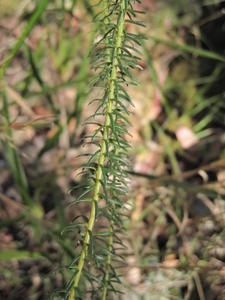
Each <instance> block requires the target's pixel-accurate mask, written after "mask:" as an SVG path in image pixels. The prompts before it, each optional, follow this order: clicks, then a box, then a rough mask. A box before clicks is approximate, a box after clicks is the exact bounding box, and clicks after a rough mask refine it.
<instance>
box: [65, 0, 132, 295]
mask: <svg viewBox="0 0 225 300" xmlns="http://www.w3.org/2000/svg"><path fill="white" fill-rule="evenodd" d="M125 2H126V0H120V13H119V16H118V20H117V30H116V39H115V40H116V45H115V48H114V51H113V57H112V66H111V68H112V69H111V74H110V77H109V78H108V85H109V96H108V99H107V105H106V113H105V122H104V130H103V137H102V140H101V147H100V153H99V157H98V166H97V171H96V179H95V187H94V194H93V198H92V201H91V213H90V217H89V221H88V224H87V229H86V234H85V238H84V244H83V247H82V251H81V254H80V258H79V261H78V265H77V273H76V275H75V278H74V281H73V285H72V287H71V289H70V291H69V296H68V300H73V299H75V297H76V289H77V287H78V285H79V281H80V277H81V274H82V270H83V267H84V263H85V259H86V257H87V253H88V245H89V241H90V235H91V233H92V231H93V227H94V223H95V215H96V204H97V203H98V201H99V195H100V188H101V180H102V177H103V173H102V172H103V171H102V168H103V166H104V162H105V157H106V151H107V145H106V143H107V141H108V138H109V127H110V114H111V113H112V108H113V100H114V95H115V81H116V79H117V72H118V56H119V53H120V49H121V46H122V40H123V31H124V24H125V15H126V3H125Z"/></svg>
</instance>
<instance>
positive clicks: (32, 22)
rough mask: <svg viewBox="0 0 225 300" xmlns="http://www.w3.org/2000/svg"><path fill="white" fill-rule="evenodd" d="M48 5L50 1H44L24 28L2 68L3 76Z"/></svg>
mask: <svg viewBox="0 0 225 300" xmlns="http://www.w3.org/2000/svg"><path fill="white" fill-rule="evenodd" d="M48 3H49V0H42V1H41V3H40V4H39V6H38V7H37V10H36V11H35V13H34V14H33V15H32V17H31V19H30V20H29V22H28V23H27V25H26V27H25V28H24V31H23V32H22V34H21V35H20V37H19V38H18V40H17V41H16V43H15V45H14V46H13V48H12V50H11V52H10V54H9V56H8V57H7V59H6V60H5V62H4V63H3V65H2V67H1V72H2V75H3V74H4V73H5V70H6V69H7V67H8V66H9V65H10V63H11V61H12V60H13V58H14V56H15V55H16V54H17V52H18V51H19V49H20V47H21V46H22V45H23V43H24V41H25V39H26V38H27V36H28V35H29V33H30V32H31V30H32V29H33V27H34V26H35V24H36V23H37V21H38V19H39V18H40V16H41V15H42V13H43V12H44V11H45V8H46V7H47V5H48Z"/></svg>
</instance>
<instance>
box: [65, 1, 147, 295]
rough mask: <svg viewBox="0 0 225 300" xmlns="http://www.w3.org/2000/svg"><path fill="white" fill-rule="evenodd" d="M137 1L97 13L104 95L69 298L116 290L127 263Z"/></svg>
mask: <svg viewBox="0 0 225 300" xmlns="http://www.w3.org/2000/svg"><path fill="white" fill-rule="evenodd" d="M135 2H140V0H136V1H135V0H113V1H109V0H102V1H100V7H101V12H100V13H99V14H98V15H97V17H96V22H98V24H99V26H97V27H98V31H99V35H100V38H99V40H98V42H97V43H96V45H95V47H94V50H93V65H94V69H95V70H96V72H97V75H96V77H95V79H94V85H95V86H98V87H99V86H100V87H101V89H102V97H100V98H98V99H93V101H92V102H97V109H96V111H95V112H94V114H93V115H92V116H90V117H89V118H88V120H87V122H86V124H91V125H92V126H93V124H94V126H95V128H96V130H95V131H94V132H92V134H91V135H90V136H87V137H86V140H87V143H88V144H92V146H93V147H95V150H94V151H93V152H92V153H91V154H89V155H88V159H87V163H85V164H84V165H83V167H82V173H83V172H84V174H85V176H88V185H87V186H85V187H82V193H81V195H80V196H79V197H78V198H77V199H76V200H75V203H80V202H89V204H90V213H89V217H88V218H87V217H86V216H79V217H77V218H76V219H75V221H74V222H73V224H72V225H70V226H69V228H70V229H71V228H72V229H73V230H74V231H76V232H77V236H78V239H79V241H78V243H77V245H78V249H77V251H78V253H77V256H76V257H75V258H74V260H73V262H72V263H71V265H70V269H71V270H72V273H73V275H72V278H71V280H70V282H69V283H68V286H67V289H66V296H65V299H68V300H74V299H88V298H89V297H90V298H92V299H103V300H104V299H107V297H108V295H109V294H110V293H113V292H114V293H115V292H117V291H118V284H119V283H120V276H119V275H118V272H117V267H121V265H122V264H123V257H122V255H121V251H122V249H124V245H123V242H122V240H121V233H122V231H123V219H124V209H125V207H124V194H126V193H127V184H128V178H127V168H128V166H129V164H128V158H127V155H128V148H129V144H128V142H127V141H126V136H127V135H129V125H130V124H129V121H128V116H129V114H130V108H131V105H132V101H131V99H130V97H129V95H128V92H127V90H126V88H127V86H128V85H130V84H133V85H136V81H135V79H134V78H133V76H132V74H131V72H130V71H131V69H135V68H136V67H137V66H138V61H139V58H138V53H139V51H138V50H137V48H138V46H139V45H140V39H141V37H140V36H139V35H137V34H134V33H133V32H129V30H128V28H129V27H131V26H129V25H131V24H132V25H140V26H143V24H142V22H139V21H137V20H136V15H137V14H138V13H139V11H137V10H135V7H134V5H135ZM132 28H133V26H132ZM92 149H93V148H92ZM99 224H101V225H99ZM88 293H90V295H88Z"/></svg>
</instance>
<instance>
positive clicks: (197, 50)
mask: <svg viewBox="0 0 225 300" xmlns="http://www.w3.org/2000/svg"><path fill="white" fill-rule="evenodd" d="M94 2H96V1H89V0H82V1H76V0H60V1H59V0H58V1H57V0H55V1H50V2H49V5H48V6H47V9H46V10H45V11H44V12H43V14H42V15H41V17H40V18H39V20H38V22H37V23H36V25H35V26H34V28H33V30H32V32H31V33H30V35H29V37H28V38H27V39H26V42H25V43H24V44H23V46H22V47H21V49H20V51H19V52H18V53H17V55H16V56H15V57H14V59H13V61H12V63H11V64H10V65H9V67H8V68H7V70H6V74H5V83H6V88H5V90H4V91H1V96H0V99H1V101H0V112H1V113H0V167H1V172H0V250H1V252H0V299H7V300H21V299H28V300H36V299H40V300H45V299H50V295H52V293H53V292H54V291H57V290H61V289H62V288H63V287H64V286H65V283H66V282H67V281H68V278H69V275H70V274H69V272H68V270H67V269H66V268H65V266H66V265H68V264H69V263H70V262H71V260H72V259H73V258H74V249H75V248H76V234H75V233H74V232H73V230H72V231H69V232H67V231H66V232H63V234H62V231H63V229H64V228H65V227H66V225H68V224H70V222H71V221H72V220H73V219H74V218H75V217H76V216H78V215H79V213H80V211H82V212H85V211H86V212H87V215H88V209H87V206H85V205H82V206H79V207H77V206H70V205H69V204H70V203H71V201H73V199H74V198H76V197H77V192H76V190H75V189H74V188H75V187H76V186H77V185H78V184H79V183H80V182H81V181H84V182H85V178H82V177H81V176H79V175H78V172H77V170H78V168H79V166H80V165H81V164H82V163H83V162H84V158H83V157H81V156H80V155H81V154H83V153H85V152H86V151H87V149H86V148H85V147H83V146H82V145H83V138H84V136H85V135H88V133H89V131H91V130H92V129H93V128H90V126H89V127H87V126H85V125H83V124H84V120H85V119H86V118H87V117H88V116H89V115H90V114H91V113H93V108H92V107H91V106H88V102H90V100H92V99H94V98H95V97H96V95H98V93H99V89H98V88H97V87H95V88H91V85H90V84H89V83H88V82H89V79H90V78H92V76H94V71H93V70H92V69H91V60H92V59H91V55H90V54H91V50H92V46H93V43H94V42H95V41H96V36H95V32H93V28H94V26H93V25H94V23H93V18H94V15H95V14H96V6H93V4H94ZM38 3H39V1H35V0H7V1H6V0H0V64H2V62H3V61H4V60H5V59H6V58H7V57H8V55H9V53H10V49H12V47H13V45H14V44H15V42H16V41H17V40H18V38H19V36H20V34H21V33H22V31H23V29H24V28H25V26H26V24H27V23H28V21H29V20H30V18H31V16H32V15H33V14H34V13H35V11H36V9H37V5H38ZM136 6H137V9H138V10H143V11H144V12H145V14H142V15H140V16H139V19H140V20H142V21H144V22H145V24H146V27H145V28H139V30H141V33H142V34H144V35H145V37H146V40H145V41H144V42H143V44H142V46H141V47H140V49H139V50H140V51H141V53H142V57H141V68H140V70H138V71H135V72H134V75H135V76H136V78H137V80H138V82H139V85H138V86H137V87H135V88H133V87H129V88H128V91H129V94H130V96H131V99H132V100H133V102H134V104H135V108H134V110H133V115H132V116H131V117H130V121H131V123H132V128H130V133H131V134H132V138H131V139H130V143H131V145H132V150H131V152H130V153H129V156H130V157H131V171H130V179H131V181H130V195H128V198H127V199H126V201H127V202H128V204H131V205H129V206H128V211H129V215H130V217H129V221H126V223H125V226H126V228H127V232H126V240H127V241H126V244H127V248H128V249H127V251H126V253H125V254H124V255H125V259H126V264H127V267H126V268H125V269H123V270H122V271H121V272H122V275H123V276H122V281H123V287H122V289H123V292H124V294H123V295H118V296H116V297H115V298H114V299H123V300H124V299H130V300H136V299H137V300H139V299H143V300H146V299H149V300H164V299H165V300H167V299H168V300H170V299H186V300H214V299H215V300H224V299H225V229H224V228H225V202H224V200H225V147H224V146H225V131H224V129H225V81H224V80H225V1H223V0H195V1H194V0H177V1H170V0H169V1H168V0H167V1H163V0H157V1H156V0H143V1H142V3H141V4H137V5H136ZM128 30H130V31H135V30H137V28H136V27H135V26H133V25H132V24H129V28H128ZM54 299H59V298H57V297H55V298H54ZM109 299H111V298H109Z"/></svg>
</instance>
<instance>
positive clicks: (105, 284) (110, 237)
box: [102, 221, 114, 300]
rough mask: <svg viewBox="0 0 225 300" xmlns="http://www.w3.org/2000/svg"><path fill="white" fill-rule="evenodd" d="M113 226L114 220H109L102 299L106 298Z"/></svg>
mask: <svg viewBox="0 0 225 300" xmlns="http://www.w3.org/2000/svg"><path fill="white" fill-rule="evenodd" d="M113 226H114V222H113V221H111V224H110V236H109V240H108V251H109V254H108V255H107V259H106V269H105V270H106V272H105V278H104V288H103V293H102V300H106V295H107V291H108V286H109V279H110V266H111V252H112V249H113Z"/></svg>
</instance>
